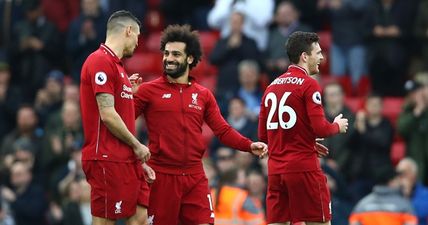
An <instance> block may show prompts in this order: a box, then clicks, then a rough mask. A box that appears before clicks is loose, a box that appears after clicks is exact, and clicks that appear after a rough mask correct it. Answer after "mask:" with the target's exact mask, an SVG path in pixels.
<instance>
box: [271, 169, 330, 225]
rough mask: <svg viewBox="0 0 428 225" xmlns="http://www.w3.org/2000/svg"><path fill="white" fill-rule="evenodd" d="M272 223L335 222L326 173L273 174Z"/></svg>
mask: <svg viewBox="0 0 428 225" xmlns="http://www.w3.org/2000/svg"><path fill="white" fill-rule="evenodd" d="M266 211H267V222H268V223H284V222H288V221H290V222H301V221H304V222H327V221H329V220H331V202H330V192H329V189H328V187H327V178H326V177H325V175H324V174H323V173H322V171H311V172H301V173H284V174H275V175H269V177H268V193H267V198H266Z"/></svg>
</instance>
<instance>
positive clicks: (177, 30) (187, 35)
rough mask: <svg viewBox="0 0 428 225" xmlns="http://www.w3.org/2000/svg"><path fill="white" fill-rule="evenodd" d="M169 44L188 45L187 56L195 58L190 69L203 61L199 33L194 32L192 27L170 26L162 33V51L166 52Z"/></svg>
mask: <svg viewBox="0 0 428 225" xmlns="http://www.w3.org/2000/svg"><path fill="white" fill-rule="evenodd" d="M169 42H183V43H184V44H186V49H185V52H186V54H187V55H191V56H193V62H192V63H191V64H190V65H189V68H190V69H192V68H193V67H195V66H196V65H197V64H198V63H199V62H200V61H201V57H202V50H201V43H200V42H199V33H198V32H197V31H192V28H191V27H190V25H187V24H186V25H169V26H168V27H167V28H165V30H164V31H163V32H162V37H161V42H160V50H161V51H164V50H165V45H166V44H167V43H169Z"/></svg>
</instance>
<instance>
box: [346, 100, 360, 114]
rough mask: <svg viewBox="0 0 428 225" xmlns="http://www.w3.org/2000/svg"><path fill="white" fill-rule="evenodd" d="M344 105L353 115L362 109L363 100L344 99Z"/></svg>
mask: <svg viewBox="0 0 428 225" xmlns="http://www.w3.org/2000/svg"><path fill="white" fill-rule="evenodd" d="M345 105H346V106H348V107H349V109H350V110H351V111H352V112H353V113H356V112H358V110H360V109H362V108H364V99H362V98H359V97H346V98H345Z"/></svg>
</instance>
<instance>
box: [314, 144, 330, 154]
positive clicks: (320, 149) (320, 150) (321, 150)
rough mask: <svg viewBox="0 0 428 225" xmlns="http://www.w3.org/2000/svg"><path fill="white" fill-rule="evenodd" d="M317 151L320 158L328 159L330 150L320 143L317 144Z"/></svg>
mask: <svg viewBox="0 0 428 225" xmlns="http://www.w3.org/2000/svg"><path fill="white" fill-rule="evenodd" d="M315 150H316V151H317V153H318V157H319V158H322V157H326V156H327V155H328V153H329V151H328V148H327V147H325V146H324V145H322V144H320V143H318V142H315Z"/></svg>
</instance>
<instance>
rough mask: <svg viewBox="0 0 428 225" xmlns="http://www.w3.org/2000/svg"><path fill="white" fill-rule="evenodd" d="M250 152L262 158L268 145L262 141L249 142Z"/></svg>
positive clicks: (266, 151)
mask: <svg viewBox="0 0 428 225" xmlns="http://www.w3.org/2000/svg"><path fill="white" fill-rule="evenodd" d="M251 152H252V153H253V154H254V155H257V156H258V157H259V158H260V159H262V158H263V157H265V156H266V155H267V154H268V146H267V144H265V143H263V142H253V143H252V144H251Z"/></svg>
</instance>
